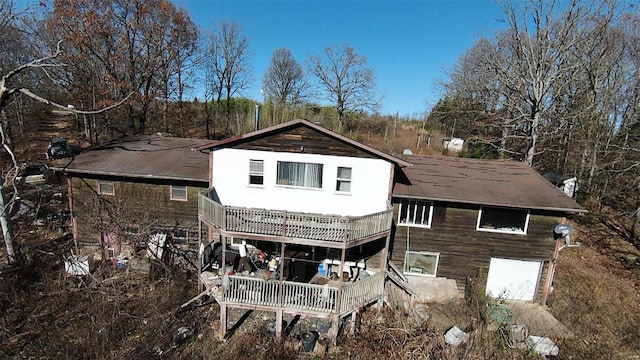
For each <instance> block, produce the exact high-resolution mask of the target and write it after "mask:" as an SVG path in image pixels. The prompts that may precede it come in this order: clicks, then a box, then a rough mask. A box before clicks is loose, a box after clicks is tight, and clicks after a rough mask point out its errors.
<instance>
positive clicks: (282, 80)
mask: <svg viewBox="0 0 640 360" xmlns="http://www.w3.org/2000/svg"><path fill="white" fill-rule="evenodd" d="M262 83H263V89H264V92H265V97H266V98H268V99H271V100H272V101H273V102H274V113H275V105H276V104H277V106H278V107H280V108H285V107H286V106H287V105H295V104H297V103H299V102H300V101H302V99H303V98H304V97H305V92H306V90H307V82H306V80H305V74H304V71H303V69H302V66H301V65H300V64H299V63H298V62H297V61H296V60H295V58H294V57H293V54H291V50H289V49H287V48H279V49H276V50H275V51H274V52H273V55H272V56H271V65H269V68H267V70H266V71H265V74H264V77H263V80H262ZM274 116H275V115H274ZM272 120H273V121H275V119H272Z"/></svg>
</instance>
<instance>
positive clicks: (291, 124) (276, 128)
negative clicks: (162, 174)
mask: <svg viewBox="0 0 640 360" xmlns="http://www.w3.org/2000/svg"><path fill="white" fill-rule="evenodd" d="M300 126H304V127H307V128H310V129H314V130H316V131H318V132H320V133H322V134H324V135H325V136H327V137H329V138H333V139H336V140H338V141H340V142H342V143H344V144H347V145H349V146H352V147H354V148H357V149H359V150H362V151H364V152H366V153H369V154H371V155H373V156H374V157H377V158H380V159H384V160H387V161H389V162H391V163H394V164H397V165H398V166H408V165H409V164H408V163H406V162H405V161H403V160H402V159H400V158H398V157H395V156H392V155H390V154H387V153H385V152H383V151H380V150H378V149H375V148H373V147H371V146H368V145H365V144H362V143H360V142H357V141H355V140H353V139H350V138H348V137H346V136H343V135H340V134H338V133H336V132H333V131H331V130H329V129H325V128H324V127H322V126H320V125H316V124H314V123H312V122H310V121H308V120H305V119H296V120H291V121H287V122H285V123H282V124H277V125H273V126H269V127H267V128H264V129H260V130H256V131H252V132H249V133H246V134H242V135H237V136H233V137H230V138H227V139H224V140H220V141H215V142H209V143H207V144H205V145H203V146H200V147H198V148H197V150H211V149H216V148H224V147H230V146H233V145H235V144H238V143H243V142H247V141H251V140H252V139H254V138H257V137H260V136H264V135H266V134H275V133H280V132H284V131H287V130H289V129H292V128H296V127H300Z"/></svg>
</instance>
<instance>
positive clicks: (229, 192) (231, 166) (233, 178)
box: [212, 149, 393, 216]
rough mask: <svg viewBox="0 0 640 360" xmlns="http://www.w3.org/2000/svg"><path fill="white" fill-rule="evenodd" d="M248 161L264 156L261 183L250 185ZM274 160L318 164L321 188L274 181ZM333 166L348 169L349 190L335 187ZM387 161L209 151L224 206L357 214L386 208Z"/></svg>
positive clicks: (219, 196)
mask: <svg viewBox="0 0 640 360" xmlns="http://www.w3.org/2000/svg"><path fill="white" fill-rule="evenodd" d="M249 160H264V186H256V185H249ZM278 161H293V162H306V163H318V164H323V176H322V189H307V188H296V187H289V186H283V185H276V169H277V162H278ZM338 166H342V167H350V168H351V169H352V172H351V192H350V193H349V194H343V193H337V192H336V191H335V189H336V180H337V171H338ZM392 166H393V165H392V164H391V163H389V162H387V161H385V160H381V159H364V158H352V157H339V156H328V155H316V154H295V153H279V152H266V151H255V150H239V149H220V150H216V151H215V152H214V153H213V169H212V171H213V186H214V187H215V189H216V193H217V196H218V198H219V199H220V201H221V203H222V204H223V205H230V206H240V207H253V208H262V209H269V210H288V211H295V212H306V213H318V214H336V215H352V216H358V215H365V214H371V213H374V212H378V211H383V210H385V209H386V203H387V199H388V194H389V177H390V176H391V169H392Z"/></svg>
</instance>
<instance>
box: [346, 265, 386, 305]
mask: <svg viewBox="0 0 640 360" xmlns="http://www.w3.org/2000/svg"><path fill="white" fill-rule="evenodd" d="M384 275H385V274H384V271H380V272H378V273H376V274H374V275H371V276H369V277H367V278H365V279H362V280H358V281H355V282H350V283H346V284H345V285H344V286H343V287H342V300H341V301H340V314H341V315H342V314H345V313H348V312H350V311H353V309H355V308H358V307H361V306H364V305H366V304H368V303H371V302H372V301H374V300H376V299H380V298H381V297H382V296H383V294H384Z"/></svg>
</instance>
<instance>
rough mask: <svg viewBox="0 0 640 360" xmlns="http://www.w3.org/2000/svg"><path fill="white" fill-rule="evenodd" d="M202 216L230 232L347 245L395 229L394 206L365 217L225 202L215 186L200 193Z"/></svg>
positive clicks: (199, 207) (199, 213)
mask: <svg viewBox="0 0 640 360" xmlns="http://www.w3.org/2000/svg"><path fill="white" fill-rule="evenodd" d="M198 215H199V216H200V218H201V219H203V220H204V221H207V222H209V223H211V224H212V225H214V226H216V227H218V228H220V229H222V230H225V231H229V232H240V233H252V234H260V235H272V236H281V237H287V238H302V239H311V240H321V241H329V242H334V243H343V244H347V243H349V242H352V241H357V240H360V239H363V238H367V237H372V236H375V235H378V234H382V233H384V232H386V231H389V230H390V229H391V222H392V216H393V208H392V207H391V206H390V204H387V210H384V211H380V212H376V213H373V214H367V215H361V216H339V215H323V214H311V213H299V212H289V211H285V210H267V209H257V208H244V207H236V206H227V205H222V204H220V203H219V202H217V201H215V200H214V199H213V188H209V189H206V190H203V191H201V192H200V193H199V194H198Z"/></svg>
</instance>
